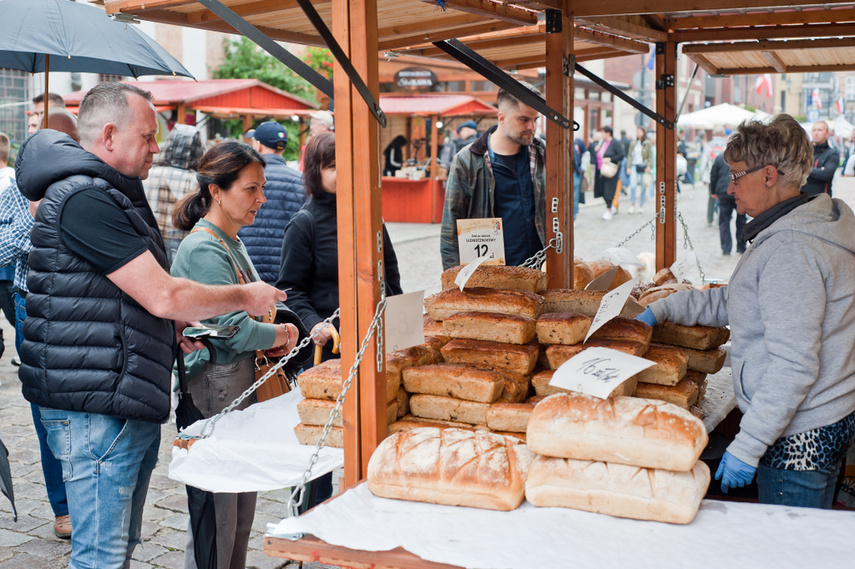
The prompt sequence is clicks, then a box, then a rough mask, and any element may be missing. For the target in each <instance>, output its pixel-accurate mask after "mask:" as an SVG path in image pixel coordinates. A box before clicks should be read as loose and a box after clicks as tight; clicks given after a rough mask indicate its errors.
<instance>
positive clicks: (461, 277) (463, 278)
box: [454, 257, 487, 292]
mask: <svg viewBox="0 0 855 569" xmlns="http://www.w3.org/2000/svg"><path fill="white" fill-rule="evenodd" d="M486 260H487V257H478V258H477V259H475V260H474V261H472V262H471V263H469V264H468V265H466V266H465V267H463V268H462V269H460V272H459V273H457V277H456V278H455V279H454V284H456V285H457V286H458V287H460V292H463V287H464V286H466V282H467V281H468V280H469V278H470V277H471V276H472V275H474V274H475V270H476V269H478V267H480V266H481V265H482V264H484V261H486Z"/></svg>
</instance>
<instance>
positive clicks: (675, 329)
mask: <svg viewBox="0 0 855 569" xmlns="http://www.w3.org/2000/svg"><path fill="white" fill-rule="evenodd" d="M728 338H730V330H728V329H727V328H713V327H710V326H683V325H681V324H675V323H673V322H669V321H667V320H664V321H662V322H658V323H657V324H656V326H654V327H653V341H654V342H659V343H660V344H673V345H675V346H682V347H684V348H694V349H695V350H710V349H712V348H717V347H718V346H721V345H722V344H724V343H725V342H727V339H728Z"/></svg>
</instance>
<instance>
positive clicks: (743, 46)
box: [683, 38, 855, 54]
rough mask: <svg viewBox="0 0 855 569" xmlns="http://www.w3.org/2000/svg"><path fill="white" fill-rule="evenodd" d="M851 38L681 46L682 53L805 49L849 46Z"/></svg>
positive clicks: (851, 41) (854, 43)
mask: <svg viewBox="0 0 855 569" xmlns="http://www.w3.org/2000/svg"><path fill="white" fill-rule="evenodd" d="M853 45H855V42H853V39H852V38H828V39H817V40H797V41H770V40H761V41H757V42H750V41H748V42H733V43H705V44H694V45H686V46H683V53H685V54H689V53H733V52H743V51H796V50H798V51H805V50H812V49H832V48H835V47H847V48H851V47H853Z"/></svg>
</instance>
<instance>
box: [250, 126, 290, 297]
mask: <svg viewBox="0 0 855 569" xmlns="http://www.w3.org/2000/svg"><path fill="white" fill-rule="evenodd" d="M246 137H247V138H248V139H249V140H250V143H251V144H252V147H253V148H255V149H256V150H257V151H258V153H259V154H261V157H262V158H264V176H265V178H267V183H266V184H264V197H266V198H267V203H265V204H264V206H263V207H262V208H261V209H260V210H258V214H256V216H255V223H253V224H252V225H247V226H244V227H243V228H241V230H240V231H238V236H239V237H240V238H241V240H242V241H243V243H244V245H245V246H246V252H247V254H249V258H250V259H252V264H253V265H255V270H256V271H258V276H259V277H261V280H263V281H264V282H266V283H270V284H274V283H275V282H276V279H277V278H279V253H280V251H281V248H282V236H283V235H284V234H285V226H286V225H288V221H289V220H290V219H291V216H292V215H294V214H295V213H297V211H299V209H300V208H301V207H302V206H303V202H305V201H306V190H305V189H304V188H303V176H302V175H301V174H300V172H298V171H297V170H294V169H293V168H290V167H289V166H288V165H287V164H286V163H285V158H284V157H283V156H282V154H283V153H284V152H285V147H286V146H287V145H288V131H286V130H285V129H284V128H283V127H282V125H281V124H279V123H278V122H275V121H267V122H265V123H261V124H260V125H258V128H255V129H253V130H250V131H249V132H247V133H246Z"/></svg>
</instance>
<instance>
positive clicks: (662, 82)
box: [656, 73, 674, 91]
mask: <svg viewBox="0 0 855 569" xmlns="http://www.w3.org/2000/svg"><path fill="white" fill-rule="evenodd" d="M673 86H674V74H673V73H666V74H664V75H662V78H661V79H657V80H656V90H657V91H661V90H662V89H664V88H666V87H673Z"/></svg>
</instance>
